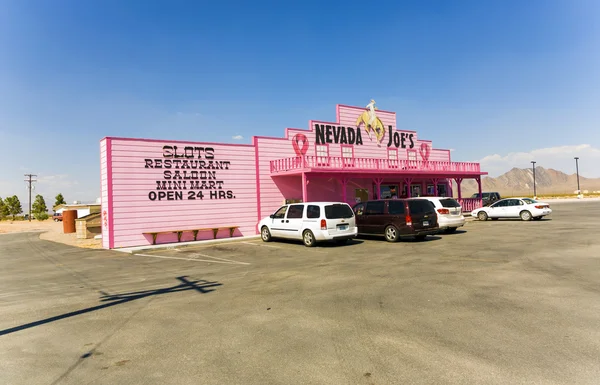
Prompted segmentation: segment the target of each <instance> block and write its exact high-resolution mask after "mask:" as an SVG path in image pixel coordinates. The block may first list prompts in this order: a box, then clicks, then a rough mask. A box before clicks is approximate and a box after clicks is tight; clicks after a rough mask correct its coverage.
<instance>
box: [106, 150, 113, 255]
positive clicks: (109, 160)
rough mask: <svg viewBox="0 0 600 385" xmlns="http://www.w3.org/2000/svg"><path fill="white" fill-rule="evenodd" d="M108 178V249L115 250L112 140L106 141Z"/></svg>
mask: <svg viewBox="0 0 600 385" xmlns="http://www.w3.org/2000/svg"><path fill="white" fill-rule="evenodd" d="M106 160H107V165H106V176H107V183H108V185H107V189H108V202H107V206H108V231H109V233H108V234H109V238H108V247H109V248H110V249H113V248H114V247H115V231H114V228H115V221H114V211H113V179H112V139H110V138H107V139H106Z"/></svg>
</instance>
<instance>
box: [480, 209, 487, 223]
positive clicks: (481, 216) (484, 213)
mask: <svg viewBox="0 0 600 385" xmlns="http://www.w3.org/2000/svg"><path fill="white" fill-rule="evenodd" d="M477 219H479V220H480V221H487V219H488V215H487V213H486V212H485V211H480V212H478V213H477Z"/></svg>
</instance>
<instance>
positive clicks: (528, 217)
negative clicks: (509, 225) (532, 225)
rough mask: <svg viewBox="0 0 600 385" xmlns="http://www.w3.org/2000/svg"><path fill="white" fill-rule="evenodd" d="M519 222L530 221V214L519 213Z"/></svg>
mask: <svg viewBox="0 0 600 385" xmlns="http://www.w3.org/2000/svg"><path fill="white" fill-rule="evenodd" d="M520 216H521V220H523V221H530V220H531V213H530V212H529V211H527V210H524V211H521V215H520Z"/></svg>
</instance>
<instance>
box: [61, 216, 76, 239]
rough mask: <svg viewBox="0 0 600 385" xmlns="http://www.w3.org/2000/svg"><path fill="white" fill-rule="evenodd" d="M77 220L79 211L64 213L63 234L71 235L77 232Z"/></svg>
mask: <svg viewBox="0 0 600 385" xmlns="http://www.w3.org/2000/svg"><path fill="white" fill-rule="evenodd" d="M75 219H77V210H65V211H63V233H65V234H69V233H74V232H75V231H76V228H75Z"/></svg>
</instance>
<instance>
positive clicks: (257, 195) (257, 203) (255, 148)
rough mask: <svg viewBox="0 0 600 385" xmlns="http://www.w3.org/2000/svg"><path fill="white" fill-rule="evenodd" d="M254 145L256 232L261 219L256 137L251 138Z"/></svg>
mask: <svg viewBox="0 0 600 385" xmlns="http://www.w3.org/2000/svg"><path fill="white" fill-rule="evenodd" d="M252 143H253V145H254V162H255V167H256V219H257V220H256V232H257V233H258V232H259V229H258V222H260V220H261V219H262V218H261V217H260V169H259V167H258V137H256V136H255V137H253V138H252Z"/></svg>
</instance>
